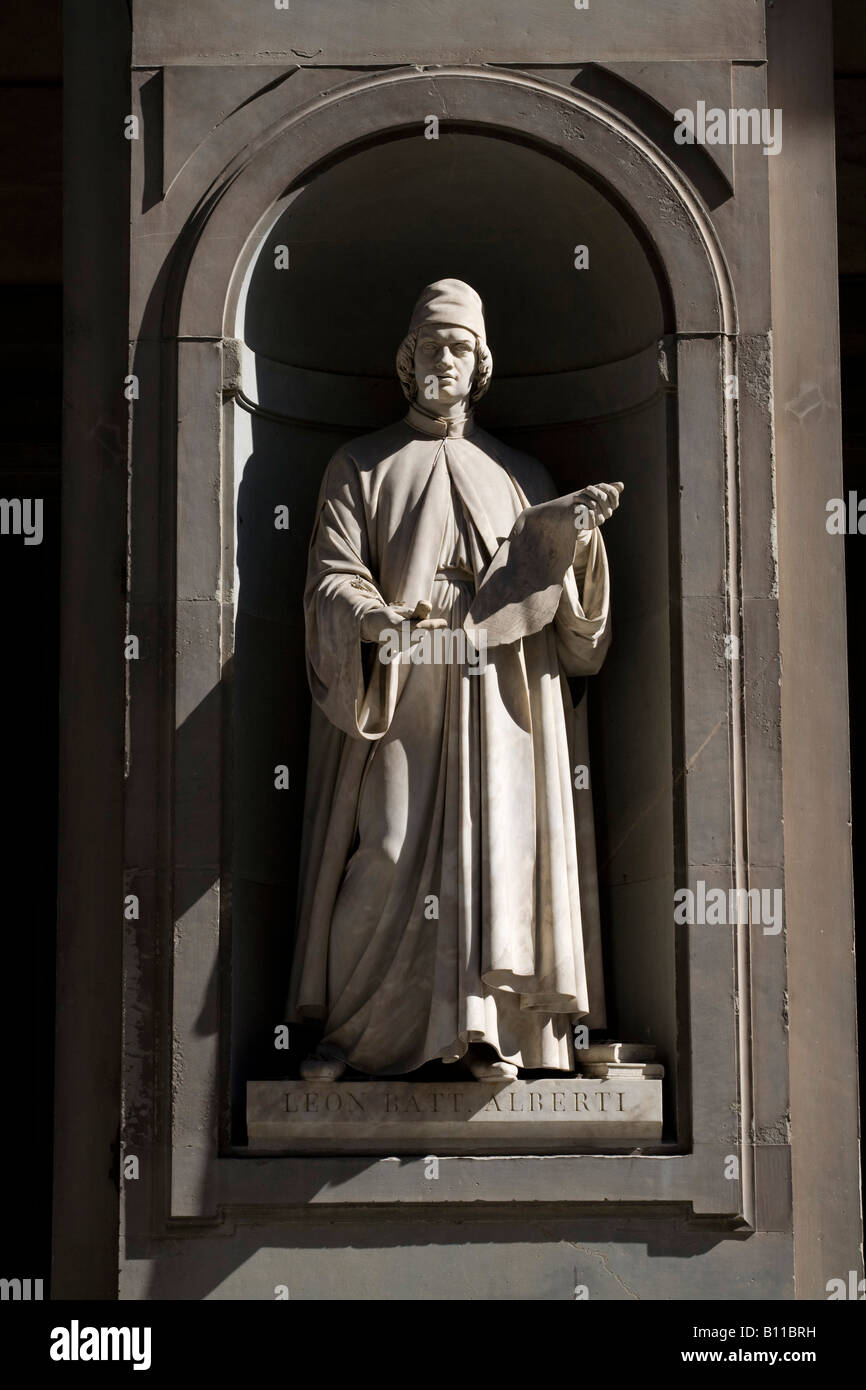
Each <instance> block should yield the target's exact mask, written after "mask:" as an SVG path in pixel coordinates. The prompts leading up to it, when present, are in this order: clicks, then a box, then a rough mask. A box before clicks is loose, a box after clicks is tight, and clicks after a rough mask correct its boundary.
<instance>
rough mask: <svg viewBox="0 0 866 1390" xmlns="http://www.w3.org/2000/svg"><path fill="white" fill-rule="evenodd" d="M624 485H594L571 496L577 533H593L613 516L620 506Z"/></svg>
mask: <svg viewBox="0 0 866 1390" xmlns="http://www.w3.org/2000/svg"><path fill="white" fill-rule="evenodd" d="M624 487H625V484H624V483H593V484H592V486H591V487H585V488H581V490H580V492H574V493H572V494H571V499H570V500H571V504H572V510H573V515H574V528H575V530H576V531H592V530H594V529H595V528H596V527H597V526H601V525H602V523H603V522H605V521H607V520H608V519H609V518H610V517H612V516H613V514H614V512H615V511H616V509H617V507H618V506H619V499H620V497H621V496H622V492H623V488H624Z"/></svg>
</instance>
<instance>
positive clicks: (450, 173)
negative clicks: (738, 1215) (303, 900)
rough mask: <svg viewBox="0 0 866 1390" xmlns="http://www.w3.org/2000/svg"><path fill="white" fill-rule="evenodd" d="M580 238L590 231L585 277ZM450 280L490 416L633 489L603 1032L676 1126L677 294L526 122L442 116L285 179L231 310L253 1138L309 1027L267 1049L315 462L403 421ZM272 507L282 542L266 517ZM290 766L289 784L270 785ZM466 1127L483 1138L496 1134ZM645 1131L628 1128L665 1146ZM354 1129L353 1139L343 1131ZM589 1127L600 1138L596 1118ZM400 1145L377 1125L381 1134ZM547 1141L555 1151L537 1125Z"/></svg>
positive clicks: (580, 481)
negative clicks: (496, 125)
mask: <svg viewBox="0 0 866 1390" xmlns="http://www.w3.org/2000/svg"><path fill="white" fill-rule="evenodd" d="M419 156H423V157H419ZM580 245H584V246H586V247H588V248H591V252H590V255H591V257H592V259H591V262H590V264H589V266H588V267H587V268H585V269H576V267H575V260H576V259H579V257H578V256H576V252H577V250H578V247H579V246H580ZM280 247H284V248H285V251H284V253H283V255H282V257H281V256H280V255H279V254H278V253H277V254H275V248H280ZM286 260H288V263H289V269H288V270H286V268H285V261H286ZM449 267H450V269H449ZM443 274H454V275H456V276H458V277H460V278H463V279H465V280H467V281H468V282H469V283H471V284H473V285H475V286H477V288H478V289H479V292H480V293H481V294H482V297H483V299H484V301H485V306H486V313H487V322H488V325H489V336H490V343H491V346H492V350H493V353H494V382H493V386H492V388H491V390H490V392H489V395H488V397H487V398H486V399H485V400H484V402H483V403H482V408H481V409H480V410H479V419H480V421H481V423H482V424H484V425H485V426H488V427H489V428H490V429H491V431H492V432H493V433H494V434H496V435H497V436H498V437H501V438H503V439H505V440H506V441H510V442H512V443H513V444H514V445H515V446H516V447H518V448H523V449H526V450H527V451H528V452H530V453H532V454H534V455H535V456H536V457H539V458H541V459H542V460H543V461H544V462H545V463H546V464H547V466H548V467H549V469H550V471H551V473H552V474H553V476H554V478H555V480H556V482H557V485H558V488H559V490H560V491H561V492H567V491H570V490H572V489H575V488H578V487H581V486H584V485H585V484H586V483H588V482H590V481H593V480H600V479H608V478H618V479H621V480H623V481H624V482H625V484H626V499H627V500H626V503H625V505H624V506H623V508H622V509H621V511H620V513H619V514H618V516H617V522H616V526H615V527H613V526H611V527H610V528H609V529H608V533H607V535H606V538H605V539H606V542H607V543H608V546H609V552H610V557H611V566H612V573H613V584H614V592H613V603H614V612H615V619H614V622H615V640H614V644H613V648H612V651H611V654H610V657H609V658H608V662H607V664H606V666H605V668H604V671H603V674H602V676H601V677H599V678H598V679H596V680H594V681H592V682H590V689H589V691H588V692H587V694H586V695H585V696H584V698H585V699H586V700H587V704H588V706H589V718H590V722H591V726H592V784H593V796H594V800H595V806H596V833H597V837H598V847H597V857H598V864H599V878H600V890H601V901H602V905H603V913H604V921H603V928H604V934H605V946H606V961H605V964H606V993H607V997H608V1000H609V1024H610V1027H609V1031H610V1032H611V1033H612V1034H613V1035H615V1036H617V1037H623V1038H627V1039H630V1040H633V1041H640V1042H645V1043H653V1044H655V1046H656V1048H657V1051H658V1055H659V1056H660V1057H662V1058H663V1059H664V1063H665V1066H666V1069H667V1079H666V1083H665V1086H666V1097H665V1100H666V1106H665V1109H666V1113H667V1115H668V1116H669V1125H668V1131H667V1135H668V1138H669V1139H670V1140H671V1141H675V1140H676V1138H677V1128H678V1127H677V1119H676V1116H677V1086H678V1068H677V1052H678V1043H677V1037H678V1018H679V1017H680V1015H679V1014H678V1009H681V1007H682V1001H681V1000H680V999H679V998H678V988H677V970H676V942H675V935H674V925H673V919H672V913H671V902H672V899H673V891H674V882H675V878H674V863H675V850H674V846H675V842H676V840H677V839H678V838H679V840H680V841H681V839H682V827H681V826H680V827H679V828H678V829H677V828H675V822H676V819H677V816H678V814H679V808H678V807H677V806H675V802H674V795H673V771H672V769H673V765H674V734H673V725H674V710H673V706H672V698H673V691H674V686H675V675H676V671H677V668H678V658H676V659H675V654H674V643H675V640H676V639H675V638H674V639H672V632H671V594H670V584H669V574H670V567H671V534H672V530H671V525H670V523H669V500H670V489H671V487H672V485H673V484H672V479H671V476H670V469H671V461H672V460H673V459H674V457H675V453H674V447H673V441H672V440H671V438H670V434H671V432H673V431H674V429H675V421H674V418H673V414H672V411H671V409H670V399H669V398H670V394H671V390H672V381H671V379H670V373H671V372H672V371H673V347H672V343H671V342H670V341H669V340H666V336H665V335H666V334H667V333H668V332H669V330H670V328H671V327H672V318H671V305H670V296H669V291H668V288H667V285H666V281H665V277H664V275H663V273H662V269H661V267H660V265H659V263H658V259H657V258H656V257H652V256H651V255H649V254H648V251H647V249H646V247H645V245H644V244H643V242H642V240H641V238H640V237H639V235H638V231H637V230H636V229H635V228H634V227H633V225H632V222H631V220H630V219H629V217H628V216H627V215H626V213H625V212H624V211H623V210H621V209H620V208H619V207H617V206H616V205H615V204H614V202H613V201H612V200H611V198H610V196H609V195H607V194H605V193H604V192H602V191H601V190H600V189H599V188H598V187H596V186H595V185H594V184H593V183H592V182H590V181H589V180H588V179H587V178H586V177H585V176H584V175H583V174H582V173H581V172H580V171H579V169H577V168H574V167H571V168H570V167H569V166H568V165H567V164H565V163H564V162H562V161H561V160H560V159H557V158H554V157H553V155H552V154H551V153H549V152H545V151H543V150H541V149H539V148H538V147H537V146H536V145H533V144H532V143H528V142H527V141H525V140H523V139H521V140H518V139H514V138H507V137H506V136H503V135H502V134H489V133H475V132H472V131H459V132H449V131H448V130H447V129H445V130H443V131H442V132H441V133H440V137H439V139H438V140H436V141H429V142H428V141H425V142H424V145H423V146H422V147H421V149H420V151H419V148H418V139H417V135H416V134H415V133H414V132H412V133H407V134H404V135H402V136H400V137H398V138H391V139H388V140H384V141H383V140H378V141H375V142H371V143H370V144H368V145H367V146H366V147H364V148H361V149H360V150H359V149H352V150H351V151H350V152H349V153H347V154H346V155H345V156H343V157H342V158H340V159H335V160H334V161H332V162H331V163H329V164H328V166H327V167H325V168H323V169H321V170H319V171H318V172H317V173H316V174H315V175H314V176H313V177H311V178H309V179H307V180H304V181H303V182H302V183H301V184H300V185H299V186H297V187H294V188H292V189H291V190H290V191H289V192H288V193H287V194H286V195H285V196H284V197H283V198H281V199H280V200H279V203H278V205H277V208H276V209H275V211H274V214H273V216H272V219H271V221H270V224H269V226H268V228H267V230H266V232H265V233H264V235H261V234H260V235H259V244H258V247H257V249H256V251H255V253H254V254H253V256H252V257H251V258H250V261H249V265H248V268H247V269H246V272H245V275H244V279H243V282H242V285H241V289H240V293H239V295H238V301H237V306H236V309H235V314H234V333H235V336H236V338H237V340H238V343H239V347H238V359H239V365H240V374H239V381H238V389H237V392H236V394H235V397H234V407H233V412H232V420H231V432H232V437H233V440H234V477H235V484H236V487H237V513H236V515H237V579H238V585H237V589H236V605H237V607H236V619H235V640H234V672H233V691H234V713H233V718H234V757H233V779H234V780H233V793H232V794H233V798H234V800H233V823H234V859H233V866H232V904H233V907H232V912H233V923H232V979H233V997H234V1001H235V1003H234V1010H233V1022H232V1068H233V1090H232V1094H233V1104H234V1110H235V1131H234V1132H235V1134H236V1135H237V1136H238V1137H240V1138H242V1136H243V1128H242V1126H243V1105H244V1095H245V1085H246V1082H247V1080H248V1079H250V1078H253V1077H255V1078H265V1077H268V1076H272V1077H275V1078H276V1077H279V1076H280V1075H281V1074H282V1075H291V1074H294V1075H297V1071H296V1070H294V1071H293V1069H294V1068H296V1066H297V1061H298V1060H299V1057H300V1056H301V1055H303V1050H304V1047H305V1045H306V1041H307V1039H306V1036H305V1031H304V1030H303V1029H293V1030H292V1042H293V1043H294V1044H295V1045H294V1047H293V1048H292V1050H291V1052H290V1054H289V1056H288V1057H287V1055H286V1053H285V1052H280V1051H277V1052H275V1049H274V1046H273V1020H274V1019H278V1018H279V1017H281V1014H280V1010H281V1007H282V1003H283V1000H282V998H281V991H284V989H285V982H286V979H287V975H288V961H289V953H290V950H291V945H292V926H293V923H292V916H293V911H294V903H295V896H296V877H297V855H298V850H299V844H300V834H301V811H302V806H303V786H304V776H305V771H307V770H306V767H305V764H306V755H307V747H306V739H307V728H308V720H309V694H308V690H307V685H306V676H305V669H304V634H303V622H302V613H301V596H302V592H303V582H304V573H305V566H306V543H307V539H308V537H309V534H310V530H311V526H312V517H313V510H314V507H315V501H316V496H317V493H318V489H319V483H320V481H321V474H322V470H323V468H324V466H325V464H326V463H327V460H328V458H329V456H330V454H331V453H332V452H333V450H334V449H335V448H336V446H337V444H338V443H340V442H342V441H343V440H345V439H348V438H351V437H352V436H353V435H356V434H358V433H361V432H363V431H364V430H367V429H374V428H378V427H380V426H382V425H385V424H388V423H390V421H392V420H394V419H398V418H399V417H400V415H402V414H403V413H404V409H405V402H404V401H403V398H402V395H401V393H400V391H399V387H398V386H397V383H396V380H395V376H394V368H393V360H394V352H395V347H396V344H397V343H398V342H399V341H400V338H401V336H402V333H403V331H404V328H403V326H402V324H403V319H404V318H405V314H406V312H407V309H406V306H407V305H411V303H412V302H413V300H414V298H415V296H416V294H417V292H418V289H419V287H420V286H421V285H423V284H425V283H428V282H429V281H430V280H432V279H435V278H437V277H438V276H440V275H443ZM281 504H282V505H284V506H287V507H288V508H289V514H290V519H291V530H290V535H289V536H287V535H286V533H285V532H284V531H280V530H275V528H274V524H273V518H274V515H275V508H276V507H278V506H279V505H281ZM675 527H676V522H675V521H674V529H673V534H674V535H675V534H676V531H675ZM279 764H284V765H286V766H287V767H288V768H289V769H290V788H289V792H288V793H275V792H274V789H273V775H272V771H271V770H272V769H273V768H274V767H275V766H277V765H279ZM311 775H315V770H314V769H313V770H312V774H311ZM584 833H586V832H585V831H584ZM590 836H591V831H590ZM590 842H591V839H590ZM589 867H590V866H587V868H588V871H589ZM592 868H593V869H594V866H592ZM445 1075H447V1072H443V1076H445ZM653 1089H654V1088H653ZM475 1128H476V1130H477V1135H476V1139H475V1142H476V1143H477V1144H478V1145H480V1146H481V1150H482V1151H483V1150H485V1149H486V1147H487V1144H488V1137H487V1136H488V1134H489V1132H490V1128H491V1127H490V1126H489V1125H487V1124H484V1125H483V1126H482V1125H477V1126H476V1127H475ZM657 1128H658V1126H657V1125H655V1124H654V1125H653V1126H651V1128H650V1130H647V1131H646V1132H644V1133H642V1134H639V1135H637V1137H638V1138H639V1139H641V1140H643V1141H645V1142H651V1140H652V1138H653V1137H655V1139H656V1141H658V1140H659V1139H660V1138H661V1135H660V1133H656V1130H657ZM557 1132H558V1134H559V1136H560V1138H559V1142H560V1143H562V1142H565V1143H568V1144H570V1143H572V1142H574V1141H575V1136H574V1135H572V1134H570V1133H567V1132H566V1130H565V1128H564V1127H563V1126H562V1125H559V1126H558V1127H557ZM341 1133H342V1134H343V1135H344V1141H345V1142H346V1143H350V1144H351V1143H352V1142H354V1140H353V1136H354V1133H355V1131H354V1129H353V1130H352V1131H351V1132H349V1131H348V1130H345V1129H343V1130H341ZM635 1133H637V1132H636V1131H635ZM582 1134H583V1137H584V1138H591V1139H593V1140H594V1141H595V1142H596V1143H598V1144H599V1145H600V1146H604V1145H605V1143H606V1142H607V1141H608V1139H609V1138H610V1136H608V1135H607V1130H605V1129H604V1128H603V1127H602V1129H600V1130H599V1132H598V1133H597V1134H593V1135H591V1136H590V1135H588V1133H587V1132H586V1127H585V1126H584V1130H583V1131H582ZM393 1137H394V1136H393V1126H391V1127H390V1128H389V1129H383V1130H382V1133H381V1144H382V1147H383V1150H384V1151H387V1149H388V1146H389V1145H390V1144H391V1143H392V1142H393ZM250 1142H251V1144H253V1145H254V1146H256V1143H255V1140H254V1139H253V1138H252V1136H251V1137H250ZM332 1142H333V1143H336V1140H334V1141H332ZM467 1142H470V1141H468V1140H467ZM538 1142H539V1143H540V1144H541V1145H542V1148H547V1147H548V1146H549V1136H545V1138H544V1139H542V1137H541V1135H540V1134H539V1140H538ZM611 1142H614V1143H616V1142H617V1141H616V1140H611Z"/></svg>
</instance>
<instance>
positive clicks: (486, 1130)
mask: <svg viewBox="0 0 866 1390" xmlns="http://www.w3.org/2000/svg"><path fill="white" fill-rule="evenodd" d="M661 1129H662V1102H661V1082H660V1081H659V1080H656V1079H644V1078H632V1077H626V1078H623V1079H622V1080H620V1079H617V1080H615V1081H610V1080H602V1081H599V1080H587V1079H585V1078H575V1077H567V1078H564V1079H562V1080H558V1079H557V1080H550V1079H545V1080H543V1081H534V1082H532V1081H514V1082H511V1083H508V1084H505V1085H502V1084H500V1083H485V1082H478V1081H476V1082H471V1081H467V1082H466V1083H465V1084H449V1085H436V1084H435V1083H427V1082H424V1083H413V1082H409V1081H397V1082H387V1081H365V1082H358V1083H353V1082H351V1081H338V1082H325V1083H321V1082H319V1083H314V1082H308V1081H251V1082H249V1084H248V1086H247V1131H248V1138H249V1143H250V1146H251V1147H252V1148H256V1149H269V1150H274V1149H278V1150H281V1151H283V1152H287V1153H291V1152H307V1153H311V1152H323V1153H329V1152H330V1153H333V1152H345V1153H353V1152H354V1153H358V1152H363V1153H371V1152H382V1153H386V1152H390V1153H395V1152H398V1153H399V1152H414V1151H416V1150H426V1149H427V1148H430V1147H434V1148H435V1149H436V1151H437V1152H439V1153H443V1152H447V1151H449V1150H451V1151H453V1152H455V1153H473V1152H480V1153H483V1152H501V1153H505V1152H521V1151H522V1152H532V1151H542V1152H544V1151H549V1152H561V1151H562V1150H563V1149H566V1150H567V1149H569V1148H580V1147H584V1146H586V1147H589V1148H596V1149H604V1148H622V1147H629V1146H632V1145H634V1144H639V1143H643V1144H653V1143H658V1142H659V1140H660V1139H661Z"/></svg>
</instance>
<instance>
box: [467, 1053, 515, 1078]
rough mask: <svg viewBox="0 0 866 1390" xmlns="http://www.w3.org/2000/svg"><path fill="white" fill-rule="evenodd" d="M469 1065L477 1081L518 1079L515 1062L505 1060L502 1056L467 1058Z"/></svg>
mask: <svg viewBox="0 0 866 1390" xmlns="http://www.w3.org/2000/svg"><path fill="white" fill-rule="evenodd" d="M466 1063H467V1066H468V1067H469V1070H470V1071H471V1073H472V1075H473V1076H474V1077H475V1080H476V1081H516V1080H517V1067H516V1066H515V1065H514V1063H513V1062H503V1061H502V1058H501V1057H491V1058H489V1059H488V1058H487V1057H473V1056H472V1055H471V1054H470V1056H469V1057H467V1058H466Z"/></svg>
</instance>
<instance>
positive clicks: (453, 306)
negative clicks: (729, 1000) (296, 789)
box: [287, 280, 622, 1080]
mask: <svg viewBox="0 0 866 1390" xmlns="http://www.w3.org/2000/svg"><path fill="white" fill-rule="evenodd" d="M397 371H398V374H399V377H400V381H401V384H402V386H403V391H404V393H405V395H406V396H407V397H408V399H409V402H410V406H409V410H408V413H407V415H406V416H405V417H404V418H403V419H402V420H400V421H399V422H398V423H396V424H393V425H391V426H389V427H388V428H386V429H383V430H378V431H376V432H375V433H372V434H369V435H365V436H363V437H361V438H359V439H356V440H353V441H351V442H350V443H348V444H346V445H344V446H343V447H342V448H340V449H338V450H337V452H336V454H335V455H334V457H333V458H332V460H331V462H330V464H329V465H328V468H327V470H326V473H325V476H324V479H323V482H322V489H321V494H320V498H319V509H318V515H317V519H316V522H315V526H314V530H313V535H312V540H311V544H310V554H309V568H308V573H307V585H306V592H305V597H304V603H305V612H306V635H307V666H308V675H309V681H310V687H311V690H312V694H313V718H312V728H311V741H310V763H309V771H308V778H307V801H306V812H305V835H304V846H303V851H302V865H301V874H302V879H301V893H300V912H299V927H298V939H297V945H296V948H295V959H294V966H293V970H292V980H291V986H290V994H289V1005H288V1011H287V1016H288V1018H289V1020H290V1021H302V1020H309V1019H320V1020H321V1021H322V1024H323V1034H322V1041H321V1044H320V1046H319V1047H318V1049H317V1051H316V1053H315V1054H314V1055H313V1056H312V1057H309V1058H307V1060H306V1061H305V1062H304V1063H302V1067H301V1071H302V1075H303V1076H305V1077H307V1078H314V1077H315V1078H318V1079H320V1080H336V1079H337V1078H338V1077H339V1076H340V1075H342V1073H343V1071H344V1070H345V1068H346V1067H347V1066H351V1067H353V1068H355V1069H356V1070H358V1071H360V1072H363V1073H366V1074H369V1075H374V1076H375V1075H381V1076H394V1075H404V1074H406V1073H409V1072H412V1071H415V1070H416V1069H417V1068H418V1067H420V1066H422V1065H423V1064H424V1063H425V1062H428V1061H431V1060H433V1059H441V1060H442V1061H445V1062H456V1061H458V1060H460V1059H463V1061H464V1062H465V1063H466V1064H467V1065H468V1067H469V1068H470V1070H471V1072H472V1073H473V1075H474V1076H476V1077H477V1078H479V1079H484V1080H493V1079H509V1078H513V1077H515V1076H516V1075H517V1069H518V1067H523V1068H544V1069H552V1070H559V1071H573V1070H574V1052H573V1042H572V1035H571V1029H572V1025H573V1023H574V1022H576V1021H577V1020H584V1021H586V1020H589V1021H590V1022H591V1023H592V1024H593V1025H597V1024H599V1023H601V1022H603V993H602V983H601V972H600V956H599V952H598V949H597V942H595V943H594V944H592V946H591V948H590V944H589V943H588V940H587V933H586V931H585V928H584V921H585V919H586V917H587V885H585V884H582V883H581V878H582V877H584V875H583V874H579V872H578V869H579V861H580V854H579V849H580V846H579V845H578V843H577V837H576V815H575V807H574V792H573V783H572V777H573V771H572V769H573V761H572V760H573V758H574V757H575V753H574V748H573V746H571V737H572V729H571V723H572V716H573V706H572V702H571V696H570V691H569V685H568V682H567V680H566V679H565V677H566V676H584V675H589V674H592V673H594V672H596V671H597V670H598V669H599V667H600V666H601V663H602V661H603V659H604V655H605V652H606V650H607V647H608V643H609V640H610V628H609V582H608V571H607V559H606V555H605V549H604V545H603V543H602V539H601V533H600V531H599V529H598V527H599V525H600V524H601V523H602V522H603V521H605V520H606V519H607V518H608V517H609V516H610V515H611V513H612V512H613V510H614V509H615V507H616V506H617V504H618V502H619V496H620V492H621V491H622V485H621V484H619V483H613V484H600V485H598V486H595V487H589V488H586V489H584V490H583V491H581V492H579V493H572V494H569V495H568V496H566V497H559V498H557V497H556V494H555V489H554V487H553V485H552V483H551V480H550V478H549V476H548V474H547V472H546V471H545V469H544V468H543V467H542V465H541V464H540V463H538V462H537V461H536V460H535V459H532V458H530V457H528V456H527V455H525V454H521V453H518V452H516V451H515V450H513V449H511V448H507V447H506V446H505V445H503V444H502V443H500V442H499V441H497V440H496V439H493V438H492V437H491V436H490V435H489V434H487V433H485V432H484V431H483V430H481V429H479V428H478V426H477V425H476V424H475V423H474V420H473V415H472V405H473V404H474V402H475V401H476V400H478V398H479V397H480V396H481V395H483V393H484V391H485V390H486V389H487V386H488V384H489V382H490V377H491V371H492V359H491V354H490V350H489V348H488V346H487V340H486V333H485V326H484V316H483V307H482V304H481V300H480V299H479V297H478V295H477V294H476V293H475V291H474V290H473V289H471V288H470V286H469V285H466V284H464V283H463V282H462V281H460V280H440V281H437V282H436V283H435V284H433V285H430V286H428V287H427V289H425V290H424V291H423V293H422V294H421V296H420V298H419V300H418V302H417V304H416V305H415V309H414V311H413V314H412V318H411V322H410V325H409V331H408V333H407V335H406V337H405V339H404V340H403V342H402V344H401V345H400V348H399V350H398V353H397ZM458 636H459V637H460V638H469V639H471V641H469V640H466V641H465V642H464V644H463V646H462V647H461V644H460V642H459V641H457V640H455V639H456V638H457V637H458ZM442 637H445V638H446V639H448V640H444V641H436V640H433V639H434V638H442ZM395 652H396V655H395ZM449 654H450V655H449ZM577 795H578V796H580V795H584V796H586V795H588V793H585V792H584V793H580V792H579V793H577ZM593 876H594V865H593V873H592V874H589V875H586V877H589V878H593ZM590 916H591V917H592V918H593V923H594V927H593V929H594V930H595V931H597V904H595V905H594V906H593V908H592V909H591V912H590ZM589 977H594V978H589ZM591 994H592V996H593V997H592V999H591V997H590V996H591Z"/></svg>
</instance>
